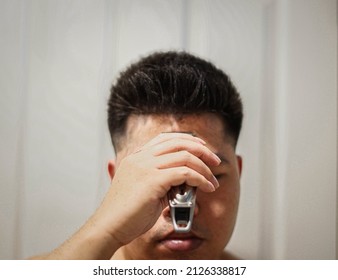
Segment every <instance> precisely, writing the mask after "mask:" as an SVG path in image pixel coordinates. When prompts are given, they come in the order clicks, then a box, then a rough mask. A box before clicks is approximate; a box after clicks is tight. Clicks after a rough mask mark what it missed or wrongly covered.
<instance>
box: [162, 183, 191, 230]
mask: <svg viewBox="0 0 338 280" xmlns="http://www.w3.org/2000/svg"><path fill="white" fill-rule="evenodd" d="M168 200H169V206H170V214H171V219H172V222H173V225H174V229H175V231H176V232H189V231H190V229H191V226H192V222H193V218H194V209H195V202H196V187H191V186H188V185H186V184H182V185H180V186H175V187H172V188H171V189H170V191H169V192H168Z"/></svg>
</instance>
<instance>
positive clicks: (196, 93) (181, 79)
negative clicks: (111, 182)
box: [108, 52, 243, 259]
mask: <svg viewBox="0 0 338 280" xmlns="http://www.w3.org/2000/svg"><path fill="white" fill-rule="evenodd" d="M242 118H243V113H242V103H241V100H240V97H239V94H238V93H237V91H236V89H235V87H234V86H233V85H232V83H231V81H230V79H229V78H228V76H227V75H226V74H224V73H223V72H222V71H221V70H219V69H217V68H216V67H214V66H213V65H212V64H211V63H209V62H206V61H204V60H202V59H199V58H197V57H194V56H192V55H190V54H187V53H175V52H168V53H156V54H153V55H151V56H148V57H146V58H144V59H142V60H140V61H139V62H138V63H136V64H133V65H131V66H130V67H129V68H128V69H127V70H126V71H125V72H123V73H121V76H120V77H119V79H118V80H117V82H116V84H115V85H114V86H113V87H112V89H111V96H110V100H109V109H108V124H109V130H110V133H111V138H112V141H113V144H114V147H115V150H116V163H110V169H109V170H110V175H111V176H112V177H113V176H114V170H115V168H116V167H118V166H119V164H120V162H121V160H122V159H123V158H124V157H125V156H127V155H128V154H130V153H133V152H135V151H136V150H137V149H138V148H139V147H141V146H142V145H144V144H145V143H147V142H148V141H149V140H150V139H152V138H153V137H155V136H156V135H158V134H160V133H161V132H188V133H192V134H194V135H196V136H198V137H199V138H202V139H203V140H205V142H206V143H207V146H208V147H209V149H210V150H212V151H213V152H215V153H216V154H218V155H219V157H220V158H221V159H222V163H221V164H220V165H219V166H218V167H213V168H211V171H212V172H213V174H214V175H215V176H216V178H217V179H218V181H219V184H220V187H219V188H218V189H217V191H215V192H214V193H212V194H210V193H203V192H201V191H198V192H197V200H196V209H195V217H194V222H193V226H192V231H191V233H189V234H186V235H177V234H175V233H173V227H172V223H171V218H170V214H169V207H168V206H166V207H165V208H164V210H163V212H162V215H161V216H160V218H159V219H158V220H157V222H156V223H155V225H154V226H153V228H151V229H150V230H149V231H148V232H146V233H145V234H143V235H141V236H140V237H139V238H137V239H135V240H134V241H132V242H131V243H129V244H127V245H126V246H124V247H122V248H121V249H120V250H119V251H118V252H117V255H118V256H117V258H128V259H215V258H222V252H223V248H224V247H225V246H226V244H227V243H228V241H229V239H230V237H231V234H232V231H233V229H234V225H235V221H236V216H237V208H238V201H239V178H240V173H241V159H240V157H237V156H236V154H235V147H236V143H237V140H238V136H239V133H240V129H241V124H242ZM131 174H132V170H131Z"/></svg>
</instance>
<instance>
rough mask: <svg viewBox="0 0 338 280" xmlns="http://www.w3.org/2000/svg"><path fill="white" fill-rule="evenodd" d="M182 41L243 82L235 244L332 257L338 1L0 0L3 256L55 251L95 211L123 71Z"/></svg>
mask: <svg viewBox="0 0 338 280" xmlns="http://www.w3.org/2000/svg"><path fill="white" fill-rule="evenodd" d="M170 49H176V50H187V51H190V52H192V53H194V54H197V55H199V56H201V57H203V58H206V59H209V60H211V61H212V62H214V63H215V64H216V65H217V66H219V67H221V68H222V69H223V70H225V71H226V72H227V73H228V74H229V75H230V76H231V78H232V80H233V82H234V83H235V85H236V86H237V88H238V89H239V91H240V92H241V94H242V97H243V102H244V106H245V119H244V127H243V132H242V134H241V138H240V142H239V146H238V152H239V153H240V154H241V155H242V156H243V158H244V170H243V177H242V194H241V204H240V213H239V217H238V223H237V226H236V230H235V233H234V235H233V238H232V241H231V242H230V244H229V246H228V247H229V249H230V250H231V251H232V252H234V253H235V254H237V255H239V256H240V257H242V258H244V259H246V258H247V259H335V258H336V248H337V239H336V238H337V237H336V234H337V230H336V227H337V212H336V211H337V2H336V1H335V0H321V1H318V0H285V1H284V0H256V1H252V0H224V1H221V0H213V1H211V0H209V1H207V0H171V1H165V0H142V1H136V0H127V1H125V0H124V1H122V0H121V1H117V0H105V1H104V0H101V1H89V0H87V1H85V0H81V1H80V0H71V1H66V0H63V1H52V0H0V71H1V72H0V258H1V259H21V258H26V257H28V256H30V255H34V254H38V253H41V252H45V251H49V250H51V249H53V248H55V247H56V246H57V245H59V244H60V243H61V242H63V241H64V240H65V239H66V238H67V237H69V236H70V235H71V234H72V233H73V232H74V231H75V230H76V229H78V228H79V227H80V226H81V224H83V223H84V221H85V220H86V219H87V218H88V217H89V216H90V214H91V213H92V212H93V211H94V209H95V208H96V207H97V205H98V204H99V202H100V200H101V199H102V196H103V195H104V193H105V191H106V190H107V188H108V187H109V179H108V175H107V171H106V169H107V168H106V165H107V161H108V160H109V159H110V158H112V157H113V156H114V154H113V149H112V147H111V144H110V139H109V135H108V129H107V125H106V102H107V98H108V94H109V88H110V85H111V83H112V82H113V80H114V78H116V75H117V74H118V72H119V71H120V70H121V69H123V68H124V67H125V66H127V65H128V64H129V63H130V62H131V61H135V60H136V59H138V58H139V57H140V55H145V54H148V53H150V52H152V51H154V50H170Z"/></svg>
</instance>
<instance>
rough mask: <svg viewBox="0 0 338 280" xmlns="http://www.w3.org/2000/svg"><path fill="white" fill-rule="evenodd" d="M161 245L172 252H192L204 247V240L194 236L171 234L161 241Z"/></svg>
mask: <svg viewBox="0 0 338 280" xmlns="http://www.w3.org/2000/svg"><path fill="white" fill-rule="evenodd" d="M160 243H161V245H163V246H164V247H165V248H166V249H169V250H171V251H191V250H195V249H197V248H198V247H199V246H201V245H202V243H203V239H202V238H200V237H198V236H196V235H194V234H190V233H189V234H177V233H171V234H169V235H167V236H166V237H165V238H163V239H161V240H160Z"/></svg>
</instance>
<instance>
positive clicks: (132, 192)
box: [93, 133, 220, 245]
mask: <svg viewBox="0 0 338 280" xmlns="http://www.w3.org/2000/svg"><path fill="white" fill-rule="evenodd" d="M219 163H220V159H219V158H218V157H217V156H216V155H215V154H214V153H212V152H211V151H210V150H209V149H208V148H207V147H206V146H205V142H204V141H203V140H201V139H199V138H197V137H194V136H192V135H189V134H186V133H163V134H160V135H159V136H157V137H155V138H154V139H152V140H151V141H150V142H148V143H147V144H146V145H144V146H143V147H141V148H140V149H138V150H137V151H136V152H134V153H132V154H130V155H128V156H126V157H125V158H124V159H123V160H122V161H121V163H120V166H119V167H118V169H117V171H116V173H115V176H114V178H113V180H112V184H111V187H110V190H109V191H108V193H107V195H106V197H105V199H104V201H103V203H102V205H101V206H100V208H99V209H98V210H97V212H96V214H95V215H94V217H93V218H94V220H95V225H96V226H98V227H99V228H100V229H101V230H103V231H105V232H106V233H108V234H109V235H110V236H111V237H112V238H113V239H115V240H116V241H117V242H119V243H120V244H121V245H125V244H127V243H129V242H131V241H132V240H133V239H135V238H137V237H138V236H140V235H141V234H143V233H145V232H146V231H148V230H149V229H150V228H151V227H152V226H153V225H154V224H155V222H156V221H157V219H158V218H159V216H160V214H161V212H162V210H163V208H164V207H165V206H166V200H167V197H166V196H167V193H168V191H169V190H170V188H171V187H172V186H177V185H181V184H183V183H186V184H187V185H190V186H194V187H197V188H199V189H200V190H202V191H204V192H213V191H214V190H215V189H216V188H217V187H218V182H217V180H216V178H215V177H214V176H213V174H212V172H211V171H210V168H209V166H217V165H218V164H219Z"/></svg>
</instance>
